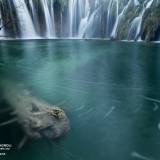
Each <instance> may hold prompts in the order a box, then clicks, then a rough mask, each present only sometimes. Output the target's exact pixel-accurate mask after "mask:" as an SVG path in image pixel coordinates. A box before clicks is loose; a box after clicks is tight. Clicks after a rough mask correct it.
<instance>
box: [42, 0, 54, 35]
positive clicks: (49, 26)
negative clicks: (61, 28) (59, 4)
mask: <svg viewBox="0 0 160 160" xmlns="http://www.w3.org/2000/svg"><path fill="white" fill-rule="evenodd" d="M41 2H42V6H43V10H44V16H45V23H46V37H47V38H54V37H55V30H54V26H53V22H54V17H52V16H53V13H52V11H51V12H50V10H49V7H48V1H47V0H41ZM51 10H53V8H52V7H51Z"/></svg>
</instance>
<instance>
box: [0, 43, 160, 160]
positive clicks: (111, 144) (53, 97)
mask: <svg viewBox="0 0 160 160" xmlns="http://www.w3.org/2000/svg"><path fill="white" fill-rule="evenodd" d="M4 77H5V78H6V77H7V78H8V79H10V80H12V81H14V82H16V83H19V84H23V85H25V86H26V88H27V89H28V90H30V91H31V92H32V93H33V94H34V95H36V96H37V97H38V98H40V99H43V100H46V101H47V102H49V103H51V104H58V105H60V106H61V107H62V108H63V109H64V110H65V112H66V113H67V115H68V117H69V119H70V122H71V130H70V132H69V133H68V134H67V135H66V136H64V137H63V138H61V139H59V140H56V141H52V142H49V141H47V140H41V141H34V142H30V143H28V144H27V145H26V146H25V147H24V148H23V149H22V150H20V151H15V150H12V151H11V152H10V153H9V154H8V155H7V156H6V157H5V159H7V160H134V159H135V160H136V159H144V158H153V159H155V160H159V159H160V131H159V129H158V124H159V122H160V108H159V107H160V101H159V100H160V83H159V82H160V45H159V44H148V43H125V42H107V41H96V40H94V41H93V40H90V41H85V40H37V41H10V42H7V41H6V42H0V78H2V79H3V78H4ZM17 92H18V91H17ZM151 98H152V99H151ZM10 127H11V126H10ZM7 131H9V133H4V128H0V132H1V134H0V142H2V141H3V143H4V139H12V140H13V139H14V140H15V141H16V139H19V137H18V134H17V132H16V129H13V127H12V129H9V126H8V128H7ZM0 158H1V157H0Z"/></svg>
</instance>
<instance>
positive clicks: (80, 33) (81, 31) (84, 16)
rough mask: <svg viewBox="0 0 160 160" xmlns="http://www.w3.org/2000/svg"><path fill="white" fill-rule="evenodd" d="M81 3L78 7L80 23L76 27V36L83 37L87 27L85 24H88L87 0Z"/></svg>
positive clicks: (88, 10)
mask: <svg viewBox="0 0 160 160" xmlns="http://www.w3.org/2000/svg"><path fill="white" fill-rule="evenodd" d="M83 4H84V5H83ZM81 5H82V6H81V8H80V13H81V20H80V25H79V29H78V37H80V38H83V36H84V34H85V31H86V29H87V24H88V20H89V16H90V6H89V1H88V0H86V1H85V3H81ZM83 9H84V11H83ZM83 12H84V13H83Z"/></svg>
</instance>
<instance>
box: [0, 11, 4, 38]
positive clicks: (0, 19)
mask: <svg viewBox="0 0 160 160" xmlns="http://www.w3.org/2000/svg"><path fill="white" fill-rule="evenodd" d="M3 36H4V28H3V22H2V15H1V12H0V38H1V37H3Z"/></svg>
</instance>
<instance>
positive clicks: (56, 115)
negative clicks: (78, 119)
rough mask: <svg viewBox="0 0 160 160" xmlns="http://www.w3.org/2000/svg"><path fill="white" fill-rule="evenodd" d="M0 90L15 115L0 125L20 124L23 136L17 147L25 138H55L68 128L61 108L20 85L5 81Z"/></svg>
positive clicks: (67, 122)
mask: <svg viewBox="0 0 160 160" xmlns="http://www.w3.org/2000/svg"><path fill="white" fill-rule="evenodd" d="M1 90H2V94H3V99H4V100H5V101H6V102H7V103H8V104H9V105H10V106H11V107H12V109H13V110H12V112H11V113H10V114H12V115H15V117H16V118H15V119H13V120H9V121H8V122H4V123H1V126H2V125H7V124H9V123H13V122H17V123H19V124H20V126H21V127H22V129H23V131H24V133H25V136H24V139H23V140H22V142H21V143H20V144H19V148H21V147H22V146H23V145H24V143H25V141H26V140H27V139H41V138H43V137H44V138H48V139H55V138H59V137H61V136H62V135H64V134H65V133H66V132H67V131H68V130H69V129H70V124H69V119H68V117H67V116H66V114H65V112H64V111H63V110H62V109H61V108H59V107H57V106H54V105H50V104H48V103H46V102H44V101H41V100H39V99H37V98H36V97H34V96H33V95H32V94H31V93H30V92H29V91H28V90H26V89H24V88H23V87H22V86H21V85H15V84H12V83H8V82H6V81H5V83H3V85H2V87H1Z"/></svg>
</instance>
